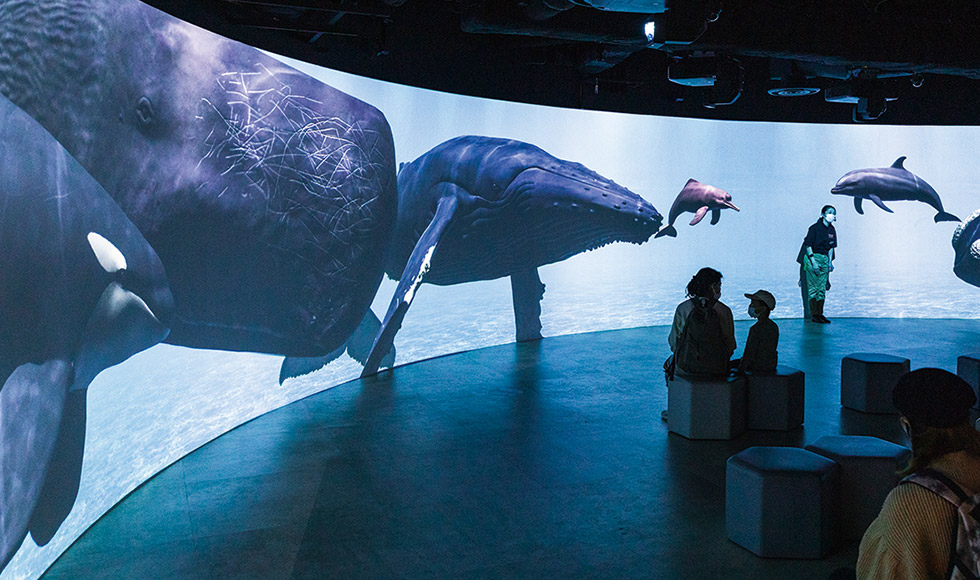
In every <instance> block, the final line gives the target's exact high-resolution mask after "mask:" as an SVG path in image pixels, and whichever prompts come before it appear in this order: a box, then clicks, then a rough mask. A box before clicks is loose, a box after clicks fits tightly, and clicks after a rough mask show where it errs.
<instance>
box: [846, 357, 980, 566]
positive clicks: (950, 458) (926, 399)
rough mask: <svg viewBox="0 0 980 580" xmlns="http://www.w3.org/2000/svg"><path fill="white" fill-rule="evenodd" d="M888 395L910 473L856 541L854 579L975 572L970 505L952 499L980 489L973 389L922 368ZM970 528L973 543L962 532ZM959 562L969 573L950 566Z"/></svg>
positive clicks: (978, 546) (977, 552)
mask: <svg viewBox="0 0 980 580" xmlns="http://www.w3.org/2000/svg"><path fill="white" fill-rule="evenodd" d="M892 400H893V402H894V403H895V407H896V408H897V409H898V410H899V412H901V414H902V416H901V418H900V419H899V420H900V421H901V423H902V429H903V430H904V431H905V433H906V435H907V436H908V437H909V441H910V442H911V445H912V459H911V460H910V461H909V465H908V467H907V468H906V469H905V471H904V473H905V474H907V477H906V478H905V479H903V480H902V482H901V483H900V484H899V485H898V486H897V487H896V488H895V489H893V490H892V491H891V493H889V494H888V497H886V498H885V503H884V504H883V505H882V507H881V513H879V514H878V518H877V519H875V520H874V522H872V523H871V525H870V526H869V527H868V530H867V531H866V532H865V534H864V538H863V539H862V540H861V548H860V552H859V554H858V561H857V577H858V578H860V579H862V580H865V579H873V580H879V579H880V580H885V579H888V580H906V579H913V578H915V579H919V578H922V579H926V578H937V579H939V578H943V579H945V578H976V577H977V576H976V574H978V573H980V570H978V567H980V564H978V557H980V542H978V541H977V540H978V536H977V530H976V527H977V525H976V524H977V522H976V519H975V518H976V514H975V513H972V512H974V510H973V507H974V506H973V505H972V503H971V504H967V505H966V506H965V509H963V510H961V509H959V508H958V507H957V505H956V504H959V503H961V501H962V500H961V499H960V498H959V497H958V494H963V495H964V496H965V497H967V498H969V497H970V496H973V494H974V493H976V492H977V491H980V433H978V432H977V430H976V429H974V427H973V425H972V423H971V421H970V408H971V407H972V406H973V404H974V403H975V402H976V400H977V399H976V395H975V394H974V392H973V389H972V388H971V387H970V385H969V384H967V383H966V381H964V380H963V379H961V378H959V377H958V376H956V375H954V374H953V373H950V372H948V371H944V370H941V369H934V368H924V369H918V370H914V371H912V372H910V373H907V374H906V375H904V376H903V377H902V378H900V379H899V381H898V383H897V384H896V386H895V390H894V392H893V394H892ZM975 499H977V498H974V500H975ZM967 501H970V500H969V499H968V500H967ZM971 533H972V537H973V541H972V542H971V541H970V539H969V537H965V536H968V535H969V534H971ZM971 543H972V545H971ZM960 567H963V568H967V569H968V570H966V572H968V574H963V572H962V571H960V570H957V571H956V572H954V568H957V569H958V568H960Z"/></svg>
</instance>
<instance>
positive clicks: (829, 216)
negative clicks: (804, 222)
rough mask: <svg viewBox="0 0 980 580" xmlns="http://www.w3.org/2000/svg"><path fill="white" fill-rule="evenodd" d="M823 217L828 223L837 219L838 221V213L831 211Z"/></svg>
mask: <svg viewBox="0 0 980 580" xmlns="http://www.w3.org/2000/svg"><path fill="white" fill-rule="evenodd" d="M823 219H825V220H827V223H828V224H832V223H834V222H835V221H837V214H832V213H830V212H827V213H825V214H823Z"/></svg>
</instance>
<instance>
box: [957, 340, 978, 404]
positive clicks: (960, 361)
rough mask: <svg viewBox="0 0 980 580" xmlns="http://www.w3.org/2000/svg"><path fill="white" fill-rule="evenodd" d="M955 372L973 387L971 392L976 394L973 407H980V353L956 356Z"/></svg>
mask: <svg viewBox="0 0 980 580" xmlns="http://www.w3.org/2000/svg"><path fill="white" fill-rule="evenodd" d="M956 374H957V375H959V377H960V378H961V379H963V380H964V381H966V382H968V383H970V386H971V387H973V393H974V394H976V395H977V404H976V405H973V408H974V409H980V354H976V353H974V354H964V355H962V356H958V357H956Z"/></svg>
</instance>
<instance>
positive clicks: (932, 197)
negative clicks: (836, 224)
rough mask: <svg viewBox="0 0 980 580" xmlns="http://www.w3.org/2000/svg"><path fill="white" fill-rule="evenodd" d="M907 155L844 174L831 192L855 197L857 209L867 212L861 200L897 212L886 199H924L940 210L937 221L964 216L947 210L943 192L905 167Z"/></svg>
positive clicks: (954, 220)
mask: <svg viewBox="0 0 980 580" xmlns="http://www.w3.org/2000/svg"><path fill="white" fill-rule="evenodd" d="M905 159H906V157H905V156H904V155H903V156H902V157H899V158H898V159H896V160H895V163H892V164H891V167H878V168H872V169H855V170H854V171H849V172H847V173H846V174H844V176H843V177H841V178H840V179H839V180H837V185H835V186H834V187H833V188H832V189H831V190H830V193H833V194H836V195H850V196H851V197H853V198H854V209H855V211H857V212H858V213H859V214H862V215H863V214H864V210H863V209H862V208H861V201H862V200H864V199H870V200H871V201H873V202H874V204H875V205H877V206H878V207H880V208H881V209H883V210H885V211H887V212H888V213H895V212H893V211H892V210H891V209H889V208H888V206H886V205H885V203H884V202H885V201H921V202H922V203H925V204H928V205H930V206H932V208H933V209H935V210H936V211H937V212H938V213H937V214H936V216H935V217H934V218H933V221H935V222H937V223H938V222H958V221H960V218H958V217H956V216H955V215H953V214H951V213H946V211H945V210H943V202H942V200H940V199H939V194H938V193H936V190H935V189H933V188H932V186H931V185H929V184H928V183H926V182H925V181H923V180H922V178H921V177H919V176H918V175H916V174H914V173H912V172H911V171H909V170H908V169H905V166H904V165H903V164H904V163H905Z"/></svg>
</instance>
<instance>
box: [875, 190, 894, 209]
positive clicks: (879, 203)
mask: <svg viewBox="0 0 980 580" xmlns="http://www.w3.org/2000/svg"><path fill="white" fill-rule="evenodd" d="M868 199H870V200H871V201H873V202H875V205H876V206H878V207H880V208H881V209H883V210H885V211H887V212H888V213H895V212H893V211H892V210H890V209H888V206H887V205H885V202H883V201H881V198H880V197H878V196H877V195H875V194H873V193H872V194H871V195H869V196H868Z"/></svg>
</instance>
